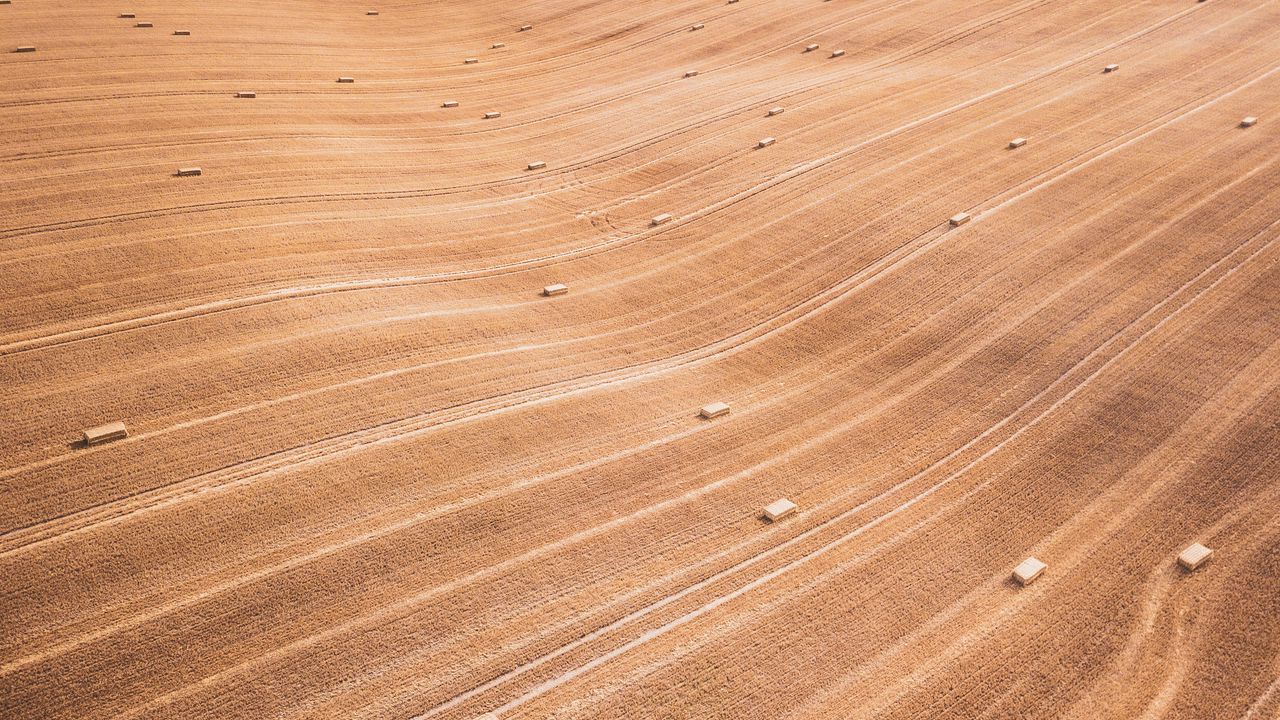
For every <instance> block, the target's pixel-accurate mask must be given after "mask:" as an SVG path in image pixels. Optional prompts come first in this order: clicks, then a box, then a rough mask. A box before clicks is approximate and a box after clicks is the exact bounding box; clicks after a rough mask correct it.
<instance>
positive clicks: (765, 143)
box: [756, 137, 777, 148]
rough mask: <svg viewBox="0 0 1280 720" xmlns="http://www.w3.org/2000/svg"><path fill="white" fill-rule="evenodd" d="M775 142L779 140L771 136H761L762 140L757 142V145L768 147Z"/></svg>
mask: <svg viewBox="0 0 1280 720" xmlns="http://www.w3.org/2000/svg"><path fill="white" fill-rule="evenodd" d="M775 142H777V141H776V140H774V139H773V138H771V137H767V138H760V142H758V143H756V147H757V148H767V147H769V146H770V145H772V144H774V143H775Z"/></svg>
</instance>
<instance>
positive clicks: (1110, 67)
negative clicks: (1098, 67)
mask: <svg viewBox="0 0 1280 720" xmlns="http://www.w3.org/2000/svg"><path fill="white" fill-rule="evenodd" d="M1119 69H1120V66H1119V65H1116V64H1115V63H1112V64H1110V65H1108V66H1106V67H1104V68H1102V72H1104V73H1112V72H1115V71H1117V70H1119Z"/></svg>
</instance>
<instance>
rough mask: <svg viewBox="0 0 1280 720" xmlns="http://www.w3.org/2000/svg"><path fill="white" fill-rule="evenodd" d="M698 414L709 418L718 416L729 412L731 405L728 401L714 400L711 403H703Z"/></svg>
mask: <svg viewBox="0 0 1280 720" xmlns="http://www.w3.org/2000/svg"><path fill="white" fill-rule="evenodd" d="M698 414H699V415H701V416H702V417H703V418H705V419H707V420H711V419H713V418H718V417H720V416H721V415H728V414H729V405H728V403H722V402H713V403H711V404H710V405H703V406H702V410H701V411H699V412H698Z"/></svg>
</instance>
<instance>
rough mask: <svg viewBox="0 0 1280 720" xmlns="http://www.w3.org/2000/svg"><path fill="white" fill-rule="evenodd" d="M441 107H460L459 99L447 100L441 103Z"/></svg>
mask: <svg viewBox="0 0 1280 720" xmlns="http://www.w3.org/2000/svg"><path fill="white" fill-rule="evenodd" d="M440 107H458V101H457V100H445V101H444V102H442V103H440Z"/></svg>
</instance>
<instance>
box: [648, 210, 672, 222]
mask: <svg viewBox="0 0 1280 720" xmlns="http://www.w3.org/2000/svg"><path fill="white" fill-rule="evenodd" d="M665 222H671V213H662V214H661V215H654V216H653V219H652V220H650V221H649V224H650V225H661V224H662V223H665Z"/></svg>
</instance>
